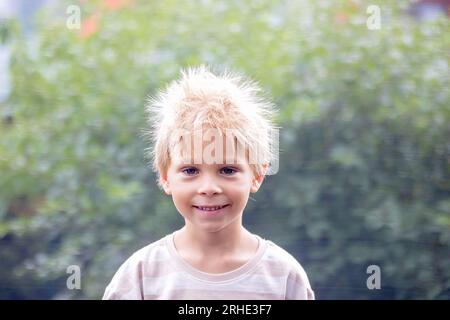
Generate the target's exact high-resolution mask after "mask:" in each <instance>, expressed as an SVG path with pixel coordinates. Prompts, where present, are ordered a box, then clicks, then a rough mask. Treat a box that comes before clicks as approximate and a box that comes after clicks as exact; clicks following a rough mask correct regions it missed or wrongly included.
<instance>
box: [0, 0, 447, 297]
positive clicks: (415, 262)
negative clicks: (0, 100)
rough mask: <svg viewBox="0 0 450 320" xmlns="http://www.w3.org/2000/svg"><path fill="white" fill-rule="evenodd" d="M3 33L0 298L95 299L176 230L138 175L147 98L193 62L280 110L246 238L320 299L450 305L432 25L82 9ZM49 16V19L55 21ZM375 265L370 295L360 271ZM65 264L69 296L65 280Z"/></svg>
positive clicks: (405, 20)
mask: <svg viewBox="0 0 450 320" xmlns="http://www.w3.org/2000/svg"><path fill="white" fill-rule="evenodd" d="M80 5H81V8H82V10H81V12H82V26H81V29H80V30H70V29H68V28H67V27H66V20H65V19H66V18H67V17H66V16H64V15H61V13H62V12H63V13H65V12H66V7H65V6H63V5H61V4H60V5H59V7H57V8H56V12H58V13H59V15H56V16H55V14H54V12H55V10H53V11H51V10H49V11H46V12H43V13H42V14H41V17H40V20H39V21H40V22H39V24H38V25H39V32H38V33H37V34H36V35H35V36H34V37H32V38H31V39H30V38H26V39H25V38H23V37H22V36H20V35H19V34H18V33H14V36H13V40H12V45H13V50H14V51H13V52H14V54H13V58H12V60H13V61H12V77H13V84H12V86H13V92H12V94H11V96H10V99H9V100H8V102H7V104H5V105H3V106H2V109H4V110H7V111H8V112H3V113H2V114H3V120H2V123H1V125H0V135H1V140H0V172H1V175H0V186H1V187H0V218H1V222H0V239H1V242H0V259H1V261H2V269H1V270H0V287H1V288H2V290H0V298H3V299H14V298H15V299H25V298H57V299H58V298H60V299H64V298H100V297H101V296H102V294H103V291H104V288H105V286H106V285H107V283H108V282H109V281H110V279H111V277H112V275H113V273H114V272H115V271H116V270H117V268H118V266H119V265H120V264H121V263H122V262H123V261H124V260H125V259H126V258H127V257H128V256H129V255H130V254H131V253H132V252H134V251H135V250H137V249H139V248H141V247H143V246H144V245H146V244H148V243H149V242H151V241H154V240H156V239H158V238H160V237H162V236H164V235H165V234H167V233H169V232H171V231H172V230H173V229H175V228H178V227H180V226H181V225H182V222H183V221H182V220H181V218H180V217H179V214H178V213H177V212H176V209H175V207H174V206H173V204H172V202H171V199H170V198H169V197H167V196H165V195H163V193H162V192H161V191H159V190H158V189H157V186H156V183H155V176H154V174H153V173H152V172H151V171H150V169H149V168H148V166H146V161H147V159H144V156H143V154H144V149H145V148H147V147H149V145H147V143H146V141H145V140H144V139H143V138H142V132H143V130H145V126H146V124H145V117H144V112H143V110H144V108H143V106H144V104H145V101H146V98H147V95H148V94H153V93H155V92H156V91H157V90H158V89H160V88H162V87H163V86H165V84H166V83H167V82H168V81H169V80H171V79H173V78H175V77H176V76H177V75H178V71H179V68H180V67H184V66H188V65H195V64H199V63H207V64H211V65H215V66H217V67H218V68H220V69H223V68H231V69H233V70H237V71H241V72H243V73H245V74H247V75H249V76H251V77H252V78H254V79H257V80H259V81H260V83H261V84H262V85H263V87H264V88H265V89H266V90H267V91H268V92H270V94H271V95H272V97H273V98H274V99H275V101H276V103H277V105H278V106H279V107H280V109H281V112H280V116H279V118H278V119H277V120H278V122H279V123H280V125H281V127H282V130H281V135H280V138H281V141H280V171H279V173H278V174H276V175H274V176H269V177H267V179H266V181H265V184H264V186H263V187H262V189H261V191H260V192H259V193H258V194H256V195H254V196H252V197H253V198H255V200H256V201H250V202H249V206H248V209H247V210H246V212H245V215H244V220H245V224H246V225H247V226H248V228H249V229H250V230H251V231H253V232H256V233H259V234H261V235H262V236H263V237H265V238H268V239H271V240H273V241H274V242H276V243H278V244H280V245H282V246H283V247H285V248H286V249H288V250H289V251H290V252H292V253H293V254H294V255H295V256H296V257H297V258H298V259H299V260H300V262H301V263H302V264H303V266H304V267H305V269H306V271H307V273H308V275H309V277H310V280H311V282H312V285H313V288H314V289H315V291H316V295H317V297H318V298H319V299H335V298H344V299H367V298H368V299H370V298H378V299H380V298H381V299H386V298H425V299H430V298H433V299H436V298H449V297H450V296H449V289H450V255H449V252H450V250H449V249H450V170H449V169H450V165H449V159H450V146H449V140H450V127H449V126H448V123H449V120H450V108H449V106H450V93H449V89H448V88H449V87H450V86H449V70H448V69H449V56H448V52H449V49H450V43H449V42H450V38H449V37H448V31H449V22H448V20H447V19H444V18H443V19H437V20H434V21H431V22H424V23H420V24H419V23H418V22H416V21H414V20H412V19H411V18H409V17H408V16H407V15H406V13H405V12H406V9H407V8H408V6H409V2H408V1H397V2H396V3H393V2H391V1H379V5H380V7H381V9H382V24H381V29H380V30H369V29H368V28H367V27H366V20H367V16H368V14H367V13H366V8H367V6H368V5H369V3H368V2H367V3H366V2H364V1H356V0H354V1H344V0H342V1H314V2H312V1H311V3H309V2H290V1H280V2H272V1H267V0H260V1H250V2H239V1H229V2H226V3H216V2H209V1H202V2H200V3H196V2H192V1H163V2H148V1H137V0H136V1H90V2H89V3H87V2H85V1H82V2H81V3H80ZM54 9H55V8H54ZM372 264H375V265H378V266H380V268H381V281H382V284H381V286H382V287H381V290H368V289H367V287H366V279H367V277H368V276H369V275H368V274H367V273H366V269H367V267H368V266H369V265H372ZM69 265H79V266H80V267H81V273H82V284H81V286H82V288H81V290H68V289H67V288H66V279H67V277H68V274H67V273H66V268H67V267H68V266H69Z"/></svg>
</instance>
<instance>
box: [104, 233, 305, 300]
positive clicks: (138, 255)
mask: <svg viewBox="0 0 450 320" xmlns="http://www.w3.org/2000/svg"><path fill="white" fill-rule="evenodd" d="M255 236H256V237H257V239H258V242H259V245H258V249H257V252H256V254H255V255H254V256H253V258H251V259H250V260H249V261H248V262H247V263H245V264H244V265H243V266H241V267H239V268H237V269H235V270H232V271H230V272H226V273H218V274H216V273H214V274H213V273H205V272H202V271H200V270H198V269H196V268H194V267H193V266H191V265H190V264H189V263H187V262H186V261H185V260H184V259H183V258H182V257H181V256H180V255H179V253H178V252H177V250H176V248H175V245H174V241H173V237H174V233H172V234H169V235H167V236H165V237H164V238H162V239H160V240H158V241H155V242H153V243H151V244H149V245H148V246H146V247H144V248H142V249H140V250H138V251H137V252H135V253H134V254H133V255H132V256H131V257H130V258H128V260H126V261H125V262H124V263H123V264H122V265H121V266H120V268H119V270H118V271H117V272H116V274H115V275H114V277H113V279H112V280H111V282H110V283H109V285H108V286H107V287H106V290H105V293H104V295H103V299H104V300H115V299H133V300H142V299H145V300H150V299H163V300H169V299H170V300H172V299H177V300H178V299H179V300H193V299H199V300H262V299H268V300H294V299H295V300H313V299H314V292H313V291H312V289H311V286H310V284H309V280H308V277H307V275H306V273H305V271H304V269H303V268H302V266H301V265H300V264H299V263H298V261H297V260H296V259H295V258H294V257H293V256H292V255H290V254H289V253H288V252H287V251H285V250H284V249H282V248H281V247H279V246H277V245H276V244H274V243H273V242H272V241H269V240H265V239H262V238H261V237H259V236H258V235H255Z"/></svg>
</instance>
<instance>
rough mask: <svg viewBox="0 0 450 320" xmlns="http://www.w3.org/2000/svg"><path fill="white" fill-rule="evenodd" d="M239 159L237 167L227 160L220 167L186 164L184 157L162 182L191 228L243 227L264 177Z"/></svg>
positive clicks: (175, 164)
mask: <svg viewBox="0 0 450 320" xmlns="http://www.w3.org/2000/svg"><path fill="white" fill-rule="evenodd" d="M194 152H195V150H194ZM239 157H240V155H235V157H234V161H233V164H227V163H226V162H225V159H223V160H224V161H221V162H219V164H217V163H213V164H207V163H205V162H206V161H202V163H200V164H193V163H194V162H193V161H192V162H191V164H186V161H183V159H182V158H180V157H178V158H175V159H173V160H172V162H171V163H170V166H169V168H168V170H167V174H166V175H161V182H162V185H163V188H164V191H165V192H166V193H167V194H169V195H172V199H173V202H174V204H175V207H176V208H177V210H178V211H179V212H180V214H181V215H182V216H183V217H184V219H185V221H186V225H187V226H189V227H193V228H195V229H196V230H203V231H207V232H216V231H219V230H222V229H224V228H226V227H228V226H240V225H241V221H242V220H241V217H242V214H243V211H244V208H245V206H246V204H247V201H248V198H249V195H250V193H251V192H252V193H254V192H257V191H258V189H259V187H260V185H261V183H262V181H263V179H264V176H260V177H255V176H254V174H253V171H252V169H251V167H250V165H249V164H248V161H246V159H243V158H242V157H241V158H239ZM201 158H202V157H201ZM209 163H211V162H209ZM220 163H222V164H220ZM205 207H209V208H211V207H212V208H213V209H216V208H214V207H220V209H216V210H212V211H208V208H205Z"/></svg>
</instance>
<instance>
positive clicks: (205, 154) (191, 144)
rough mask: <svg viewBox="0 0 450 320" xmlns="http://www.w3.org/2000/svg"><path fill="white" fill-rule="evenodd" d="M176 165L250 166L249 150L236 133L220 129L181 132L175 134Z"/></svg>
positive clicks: (174, 157) (174, 151)
mask: <svg viewBox="0 0 450 320" xmlns="http://www.w3.org/2000/svg"><path fill="white" fill-rule="evenodd" d="M174 137H175V142H174V144H173V148H172V150H171V158H172V161H173V163H174V164H248V163H249V158H248V155H249V150H248V148H247V147H246V146H245V145H244V144H243V143H241V142H240V141H239V139H238V138H237V136H236V134H235V132H232V131H227V132H224V131H222V130H219V129H206V130H205V129H203V130H202V131H194V132H192V131H181V132H177V133H175V134H174Z"/></svg>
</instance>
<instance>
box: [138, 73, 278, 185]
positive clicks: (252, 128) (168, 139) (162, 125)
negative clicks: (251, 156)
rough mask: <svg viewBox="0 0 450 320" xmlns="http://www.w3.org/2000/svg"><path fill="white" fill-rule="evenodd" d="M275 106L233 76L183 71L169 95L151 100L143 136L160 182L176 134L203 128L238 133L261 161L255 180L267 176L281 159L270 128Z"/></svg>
mask: <svg viewBox="0 0 450 320" xmlns="http://www.w3.org/2000/svg"><path fill="white" fill-rule="evenodd" d="M275 112H276V109H275V106H274V104H272V103H271V102H269V101H268V100H267V99H266V98H264V97H263V92H262V90H261V88H260V87H259V85H258V84H257V83H255V82H254V81H251V80H248V79H245V78H244V77H242V76H240V75H238V74H235V73H231V72H227V71H225V72H223V73H221V74H219V75H216V74H214V73H213V72H211V71H210V69H209V68H208V67H206V66H203V65H202V66H200V67H195V68H188V69H186V70H182V71H181V77H180V79H178V80H175V81H172V82H171V83H170V84H169V85H168V86H167V88H166V89H165V90H162V91H161V92H159V93H158V94H157V95H156V96H154V97H150V98H149V100H148V104H147V105H146V113H147V115H148V123H149V127H150V130H148V131H145V135H146V136H147V137H148V138H149V140H150V141H149V142H150V144H151V145H152V147H150V148H147V149H146V156H147V158H149V159H150V161H151V165H152V168H153V170H154V171H155V172H157V173H158V174H159V176H158V186H159V187H162V185H161V181H160V177H161V174H166V173H167V169H168V167H169V165H170V160H171V155H172V152H174V150H175V148H176V147H177V144H178V143H179V142H180V141H179V139H178V137H174V136H173V134H172V133H173V132H175V130H178V129H183V130H189V131H194V130H196V128H202V127H203V126H204V125H206V126H207V127H210V128H214V129H218V130H220V131H221V132H224V131H225V130H226V129H234V130H237V131H238V138H237V141H238V142H239V143H240V144H242V145H244V146H246V147H247V148H248V149H249V150H250V151H251V152H253V151H257V152H258V153H259V156H262V159H263V161H260V162H258V163H257V164H250V167H251V168H252V171H253V174H254V175H257V176H258V175H261V174H264V170H263V163H264V164H266V165H270V163H271V161H272V159H273V158H274V157H276V156H278V155H275V154H274V151H273V147H272V145H273V143H274V141H273V134H272V132H274V130H277V127H275V125H274V123H273V122H272V119H273V116H274V114H275Z"/></svg>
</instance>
